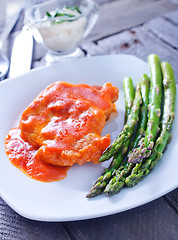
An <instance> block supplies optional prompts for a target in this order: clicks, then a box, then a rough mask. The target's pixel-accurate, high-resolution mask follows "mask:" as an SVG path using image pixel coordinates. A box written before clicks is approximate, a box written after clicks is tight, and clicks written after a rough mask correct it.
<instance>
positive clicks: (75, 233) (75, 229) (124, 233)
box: [64, 198, 178, 240]
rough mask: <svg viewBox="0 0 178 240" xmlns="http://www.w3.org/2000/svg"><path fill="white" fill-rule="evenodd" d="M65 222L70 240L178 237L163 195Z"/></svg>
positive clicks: (174, 239)
mask: <svg viewBox="0 0 178 240" xmlns="http://www.w3.org/2000/svg"><path fill="white" fill-rule="evenodd" d="M64 225H65V228H66V229H67V231H68V232H69V234H70V236H71V238H72V239H73V240H78V239H80V240H105V239H106V240H108V239H112V240H118V239H122V240H128V239H132V240H138V239H144V240H150V239H151V240H168V239H171V240H177V239H178V215H177V214H176V213H175V212H174V210H173V209H172V208H171V207H170V206H169V205H168V204H167V203H166V202H165V201H164V200H163V198H160V199H158V200H156V201H153V202H151V203H149V204H146V205H144V206H140V207H138V208H136V209H133V210H129V211H127V212H123V213H120V214H115V215H112V216H108V217H103V218H98V219H93V220H88V221H77V222H70V223H64Z"/></svg>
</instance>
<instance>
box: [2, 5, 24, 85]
mask: <svg viewBox="0 0 178 240" xmlns="http://www.w3.org/2000/svg"><path fill="white" fill-rule="evenodd" d="M18 7H19V8H18V9H17V8H16V9H15V13H13V15H11V16H7V17H9V18H10V20H9V19H8V22H7V23H6V25H5V27H4V31H3V32H2V34H1V36H0V80H2V79H4V77H5V76H6V75H7V72H8V69H9V59H8V58H7V57H6V56H5V54H4V52H3V45H4V42H5V41H6V40H7V37H8V36H9V34H10V32H11V31H12V29H13V27H14V25H15V24H16V22H17V20H18V18H19V16H20V12H21V10H22V8H21V7H20V6H18ZM7 9H8V6H7Z"/></svg>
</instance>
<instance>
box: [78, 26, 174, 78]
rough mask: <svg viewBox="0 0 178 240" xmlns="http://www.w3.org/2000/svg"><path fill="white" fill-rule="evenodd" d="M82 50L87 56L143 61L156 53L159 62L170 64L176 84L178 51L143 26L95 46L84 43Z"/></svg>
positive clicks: (99, 42)
mask: <svg viewBox="0 0 178 240" xmlns="http://www.w3.org/2000/svg"><path fill="white" fill-rule="evenodd" d="M82 48H83V49H85V51H86V52H88V54H89V55H101V54H119V53H125V54H132V55H135V56H137V57H139V58H141V59H143V60H145V61H147V57H148V55H149V54H150V53H156V54H158V55H159V56H160V58H161V60H165V61H169V62H170V63H171V64H172V66H173V69H174V72H175V76H176V79H177V82H178V69H177V62H178V51H177V50H176V49H174V48H172V47H171V46H169V45H168V44H166V43H164V42H163V41H162V40H161V39H159V38H157V37H156V36H155V35H154V34H153V33H151V32H150V31H148V29H147V28H145V27H144V26H141V27H137V28H133V29H131V30H128V31H124V32H122V33H120V34H116V35H114V36H111V37H108V38H106V39H103V40H100V41H98V42H97V44H94V43H91V42H90V43H88V42H85V43H83V45H82Z"/></svg>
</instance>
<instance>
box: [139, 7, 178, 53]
mask: <svg viewBox="0 0 178 240" xmlns="http://www.w3.org/2000/svg"><path fill="white" fill-rule="evenodd" d="M176 13H177V14H178V12H177V11H176ZM144 26H145V27H146V28H148V30H149V31H151V32H152V33H153V34H154V35H155V36H157V37H158V38H160V39H161V40H162V41H164V42H166V43H167V44H169V45H171V46H172V47H175V48H177V49H178V27H177V26H176V25H174V24H172V23H171V22H170V21H169V20H168V19H166V18H164V17H158V18H156V19H153V20H151V21H149V22H147V23H146V24H145V25H144Z"/></svg>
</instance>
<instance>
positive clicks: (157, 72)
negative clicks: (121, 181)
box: [128, 54, 162, 162]
mask: <svg viewBox="0 0 178 240" xmlns="http://www.w3.org/2000/svg"><path fill="white" fill-rule="evenodd" d="M148 63H149V66H150V72H151V81H150V96H149V115H148V122H147V129H146V132H145V137H143V138H142V139H141V140H140V141H139V147H137V148H135V149H134V150H133V151H132V153H130V154H129V159H128V162H141V161H142V160H143V159H144V158H146V157H149V156H150V154H151V151H152V149H153V146H154V141H155V139H156V136H157V133H158V130H159V124H160V115H161V100H162V72H161V66H160V60H159V57H158V56H157V55H155V54H151V55H149V56H148Z"/></svg>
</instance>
